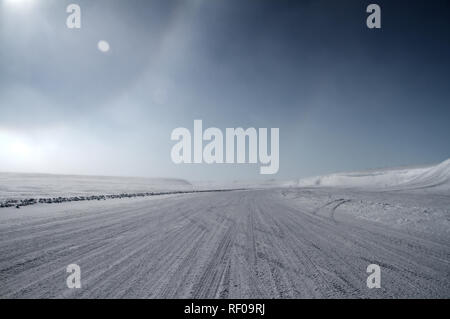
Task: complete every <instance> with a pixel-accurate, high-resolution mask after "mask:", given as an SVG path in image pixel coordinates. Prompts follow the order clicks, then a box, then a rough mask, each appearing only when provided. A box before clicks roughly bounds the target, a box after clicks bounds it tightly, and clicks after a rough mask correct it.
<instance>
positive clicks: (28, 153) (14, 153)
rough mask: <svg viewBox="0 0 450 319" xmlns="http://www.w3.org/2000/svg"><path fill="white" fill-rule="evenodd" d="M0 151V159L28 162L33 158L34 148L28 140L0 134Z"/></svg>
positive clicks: (3, 133)
mask: <svg viewBox="0 0 450 319" xmlns="http://www.w3.org/2000/svg"><path fill="white" fill-rule="evenodd" d="M0 149H1V151H0V157H7V158H9V159H11V160H14V161H24V160H26V161H28V160H30V159H32V158H33V156H34V148H33V146H32V144H31V143H29V141H28V140H26V139H25V138H22V137H20V136H16V135H12V134H7V133H5V132H0Z"/></svg>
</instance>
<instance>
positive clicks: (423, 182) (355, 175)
mask: <svg viewBox="0 0 450 319" xmlns="http://www.w3.org/2000/svg"><path fill="white" fill-rule="evenodd" d="M298 186H301V187H320V186H327V187H343V188H362V189H383V190H407V189H429V190H433V191H439V192H442V191H443V192H447V191H448V192H450V159H448V160H446V161H444V162H442V163H440V164H438V165H433V166H427V167H420V168H400V169H384V170H374V171H366V172H351V173H336V174H331V175H325V176H318V177H311V178H305V179H300V180H299V181H298Z"/></svg>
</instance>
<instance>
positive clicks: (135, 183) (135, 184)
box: [0, 173, 193, 201]
mask: <svg viewBox="0 0 450 319" xmlns="http://www.w3.org/2000/svg"><path fill="white" fill-rule="evenodd" d="M192 189H193V187H192V185H191V184H190V183H189V182H188V181H186V180H182V179H170V178H139V177H110V176H79V175H52V174H20V173H0V201H2V200H6V199H25V198H48V197H52V198H54V197H75V196H95V195H98V194H122V193H145V192H168V191H191V190H192Z"/></svg>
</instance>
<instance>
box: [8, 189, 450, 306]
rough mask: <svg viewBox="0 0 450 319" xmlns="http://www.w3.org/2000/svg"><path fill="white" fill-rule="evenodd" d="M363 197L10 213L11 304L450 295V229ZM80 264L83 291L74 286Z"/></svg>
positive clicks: (139, 202)
mask: <svg viewBox="0 0 450 319" xmlns="http://www.w3.org/2000/svg"><path fill="white" fill-rule="evenodd" d="M364 194H365V195H364V196H362V195H361V197H360V195H358V193H351V192H350V193H345V194H340V195H339V196H340V197H339V198H343V199H341V200H339V199H333V198H329V196H328V195H325V194H324V190H315V189H311V190H303V189H301V188H292V189H259V190H258V189H254V190H240V191H230V192H217V193H214V192H212V193H195V194H178V195H167V196H166V195H164V196H161V197H157V198H156V197H155V198H152V197H149V198H141V199H123V200H119V199H117V200H108V201H99V202H83V203H64V204H55V205H44V204H43V205H36V206H31V207H25V208H22V209H15V208H6V209H2V210H1V211H0V297H1V298H304V297H305V298H306V297H307V298H320V297H323V298H381V297H385V298H421V297H424V298H430V297H441V298H449V297H450V280H449V279H450V264H449V263H450V248H449V245H448V244H449V236H448V232H446V230H448V229H443V230H442V231H441V232H437V233H433V232H425V231H422V232H421V231H418V230H415V229H409V228H403V227H394V225H389V223H386V224H383V223H380V222H375V221H373V220H371V219H368V218H360V217H358V216H356V215H355V214H356V213H357V212H358V209H356V208H355V205H357V204H358V205H361V206H360V207H359V209H360V210H364V207H365V206H364V203H366V202H368V199H367V197H370V196H371V195H370V194H369V195H367V194H366V193H364ZM392 196H393V195H392ZM371 198H372V197H371ZM413 198H414V196H413ZM428 198H429V197H428ZM394 199H395V198H394ZM384 200H386V199H384ZM410 201H411V199H410V198H409V197H408V200H405V202H408V203H409V202H410ZM419 201H420V199H419ZM444 201H445V202H444V203H443V206H445V207H448V206H447V205H448V202H449V199H448V197H446V196H445V197H444ZM370 202H371V203H373V199H370ZM347 203H351V205H352V206H349V207H351V208H352V209H351V212H350V213H346V205H347ZM412 206H414V207H416V206H417V205H416V204H415V203H413V205H412ZM380 207H384V206H383V205H380V206H379V207H378V206H377V208H376V209H381V208H380ZM355 212H356V213H355ZM447 213H448V211H447ZM443 219H444V220H447V222H448V215H447V216H443ZM440 224H442V223H440ZM426 229H427V228H425V230H426ZM73 263H75V264H78V265H79V266H80V268H81V282H82V287H81V288H80V289H69V288H68V287H67V285H66V278H67V276H68V275H69V274H68V273H67V272H66V267H67V265H69V264H73ZM369 264H378V265H379V266H380V267H381V288H379V289H368V288H367V286H366V279H367V276H368V275H369V274H367V273H366V267H367V266H368V265H369Z"/></svg>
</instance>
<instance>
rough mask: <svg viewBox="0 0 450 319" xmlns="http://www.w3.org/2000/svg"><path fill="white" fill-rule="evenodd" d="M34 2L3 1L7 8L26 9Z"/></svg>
mask: <svg viewBox="0 0 450 319" xmlns="http://www.w3.org/2000/svg"><path fill="white" fill-rule="evenodd" d="M35 1H36V0H3V2H4V3H5V4H7V5H9V6H14V7H26V6H30V5H32V4H33V3H34V2H35Z"/></svg>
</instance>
